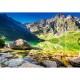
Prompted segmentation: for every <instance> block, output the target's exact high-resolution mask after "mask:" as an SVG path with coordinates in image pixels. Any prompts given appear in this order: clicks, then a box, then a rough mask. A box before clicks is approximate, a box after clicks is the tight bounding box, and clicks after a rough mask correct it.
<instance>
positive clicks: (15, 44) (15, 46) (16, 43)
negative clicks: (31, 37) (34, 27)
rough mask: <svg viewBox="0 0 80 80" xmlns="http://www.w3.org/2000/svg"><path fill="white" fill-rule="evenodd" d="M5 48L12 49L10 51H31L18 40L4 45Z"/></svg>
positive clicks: (27, 44) (24, 43) (30, 47)
mask: <svg viewBox="0 0 80 80" xmlns="http://www.w3.org/2000/svg"><path fill="white" fill-rule="evenodd" d="M5 48H12V49H19V50H30V49H33V47H32V46H31V45H30V44H29V43H28V42H27V41H25V40H23V39H18V40H16V41H14V42H12V43H9V44H6V45H5Z"/></svg>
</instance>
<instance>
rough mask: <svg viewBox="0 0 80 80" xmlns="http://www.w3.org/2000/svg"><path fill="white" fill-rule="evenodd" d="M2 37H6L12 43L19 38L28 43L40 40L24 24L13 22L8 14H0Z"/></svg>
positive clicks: (0, 32) (0, 34)
mask: <svg viewBox="0 0 80 80" xmlns="http://www.w3.org/2000/svg"><path fill="white" fill-rule="evenodd" d="M0 36H5V37H6V39H7V40H10V41H11V40H16V39H18V38H22V39H24V40H27V41H31V40H36V39H38V38H37V37H36V36H35V35H33V34H32V33H31V32H30V31H29V30H28V29H26V27H25V26H24V25H23V24H21V23H20V22H18V21H15V20H13V19H12V18H10V17H8V16H7V15H6V14H0Z"/></svg>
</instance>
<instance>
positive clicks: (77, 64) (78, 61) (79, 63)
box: [69, 58, 80, 67]
mask: <svg viewBox="0 0 80 80" xmlns="http://www.w3.org/2000/svg"><path fill="white" fill-rule="evenodd" d="M69 63H70V64H71V65H72V66H73V67H80V58H76V59H75V58H70V59H69Z"/></svg>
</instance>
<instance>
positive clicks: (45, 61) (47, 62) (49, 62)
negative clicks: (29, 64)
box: [40, 60, 57, 67]
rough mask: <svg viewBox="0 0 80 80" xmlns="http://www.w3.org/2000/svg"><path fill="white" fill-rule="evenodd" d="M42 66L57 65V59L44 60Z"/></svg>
mask: <svg viewBox="0 0 80 80" xmlns="http://www.w3.org/2000/svg"><path fill="white" fill-rule="evenodd" d="M40 65H41V66H44V67H57V64H56V62H55V61H50V60H43V61H42V62H41V63H40Z"/></svg>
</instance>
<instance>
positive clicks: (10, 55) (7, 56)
mask: <svg viewBox="0 0 80 80" xmlns="http://www.w3.org/2000/svg"><path fill="white" fill-rule="evenodd" d="M2 57H5V58H12V57H13V55H12V54H10V53H4V54H3V55H2Z"/></svg>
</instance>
